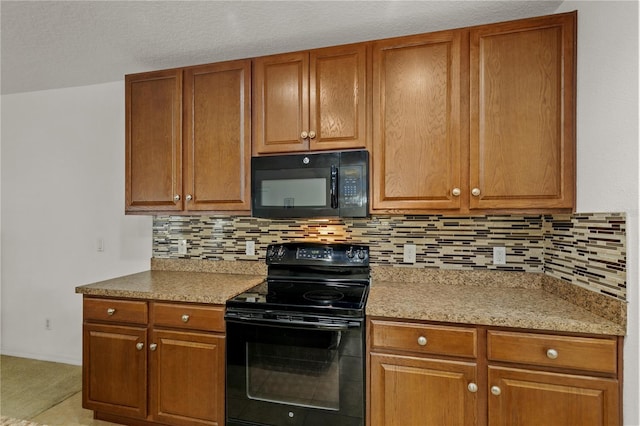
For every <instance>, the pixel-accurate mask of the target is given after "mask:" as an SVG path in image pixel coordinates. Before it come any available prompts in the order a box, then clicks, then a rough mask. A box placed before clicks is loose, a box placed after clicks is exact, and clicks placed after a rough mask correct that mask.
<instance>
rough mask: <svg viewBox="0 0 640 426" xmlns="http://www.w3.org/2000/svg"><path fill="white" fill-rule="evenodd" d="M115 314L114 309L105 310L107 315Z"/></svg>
mask: <svg viewBox="0 0 640 426" xmlns="http://www.w3.org/2000/svg"><path fill="white" fill-rule="evenodd" d="M115 313H116V310H115V308H108V309H107V315H109V316H111V315H113V314H115Z"/></svg>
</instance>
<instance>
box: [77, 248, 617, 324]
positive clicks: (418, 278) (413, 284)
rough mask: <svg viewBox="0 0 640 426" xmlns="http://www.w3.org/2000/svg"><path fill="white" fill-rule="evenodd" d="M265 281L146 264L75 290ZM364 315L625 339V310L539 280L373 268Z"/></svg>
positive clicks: (221, 298) (173, 288) (213, 268)
mask: <svg viewBox="0 0 640 426" xmlns="http://www.w3.org/2000/svg"><path fill="white" fill-rule="evenodd" d="M265 276H266V267H265V266H264V263H263V262H262V263H260V262H241V261H237V262H235V261H202V260H175V259H152V261H151V271H146V272H140V273H138V274H133V275H127V276H124V277H120V278H114V279H111V280H106V281H101V282H98V283H94V284H89V285H85V286H80V287H76V293H81V294H84V295H92V296H103V297H125V298H137V299H148V300H169V301H180V302H195V303H211V304H220V305H221V304H224V303H225V302H226V301H227V300H228V299H230V298H232V297H233V296H235V295H237V294H240V293H242V292H243V291H245V290H247V289H249V288H251V287H253V286H255V285H257V284H259V283H260V282H261V281H263V280H264V278H265ZM366 314H367V315H368V316H376V317H385V318H392V319H405V320H424V321H437V322H450V323H460V324H477V325H489V326H499V327H514V328H527V329H537V330H549V331H556V332H572V333H590V334H607V335H620V336H622V335H625V334H626V304H625V303H624V302H621V301H616V300H613V299H612V298H608V297H604V296H602V295H599V294H596V293H594V292H591V291H587V290H584V289H580V288H578V287H576V286H575V285H570V284H567V283H564V282H563V281H562V280H558V279H555V278H551V277H547V276H545V275H544V274H534V273H521V272H497V271H482V272H478V271H443V270H433V269H417V268H396V267H372V284H371V291H370V293H369V299H368V301H367V307H366Z"/></svg>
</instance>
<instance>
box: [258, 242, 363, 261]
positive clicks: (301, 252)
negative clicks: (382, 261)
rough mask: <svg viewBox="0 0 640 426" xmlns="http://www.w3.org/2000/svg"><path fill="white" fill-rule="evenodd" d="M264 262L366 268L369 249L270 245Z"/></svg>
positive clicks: (359, 246)
mask: <svg viewBox="0 0 640 426" xmlns="http://www.w3.org/2000/svg"><path fill="white" fill-rule="evenodd" d="M266 261H267V265H332V266H350V265H353V266H367V265H369V247H367V246H363V245H355V244H323V243H312V242H293V243H281V244H270V245H269V246H268V248H267V257H266Z"/></svg>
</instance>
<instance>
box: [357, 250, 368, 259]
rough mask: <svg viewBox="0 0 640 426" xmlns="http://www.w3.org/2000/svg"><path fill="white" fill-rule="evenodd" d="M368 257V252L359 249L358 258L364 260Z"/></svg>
mask: <svg viewBox="0 0 640 426" xmlns="http://www.w3.org/2000/svg"><path fill="white" fill-rule="evenodd" d="M365 257H367V252H366V251H364V250H358V258H359V259H362V260H364V258H365Z"/></svg>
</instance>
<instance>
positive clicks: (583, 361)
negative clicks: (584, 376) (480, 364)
mask: <svg viewBox="0 0 640 426" xmlns="http://www.w3.org/2000/svg"><path fill="white" fill-rule="evenodd" d="M616 346H617V344H616V341H615V340H612V339H598V338H590V337H572V336H554V335H548V334H534V333H517V332H507V331H492V330H490V331H488V332H487V357H488V358H489V360H491V361H505V362H516V363H522V364H533V365H543V366H553V367H562V368H573V369H578V370H588V371H598V372H603V373H615V372H616V371H617V348H616Z"/></svg>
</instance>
